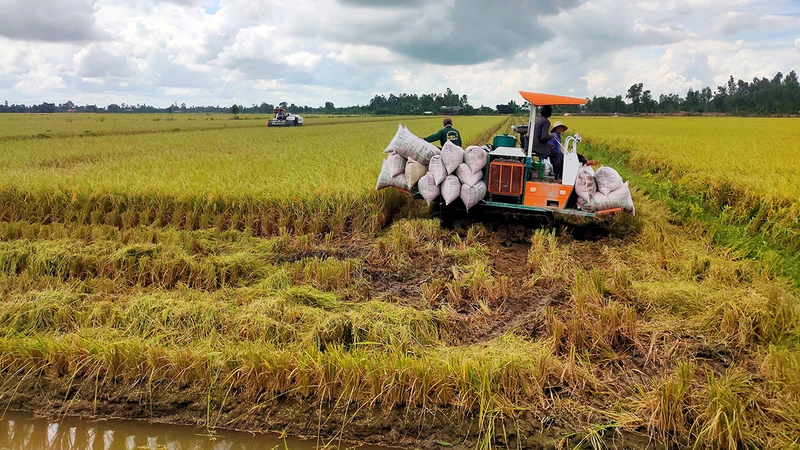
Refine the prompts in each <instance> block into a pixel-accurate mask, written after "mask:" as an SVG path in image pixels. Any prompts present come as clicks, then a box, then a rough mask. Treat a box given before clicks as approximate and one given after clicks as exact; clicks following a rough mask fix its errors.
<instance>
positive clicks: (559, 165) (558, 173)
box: [547, 120, 598, 182]
mask: <svg viewBox="0 0 800 450" xmlns="http://www.w3.org/2000/svg"><path fill="white" fill-rule="evenodd" d="M568 129H569V128H567V126H566V125H564V124H563V123H561V121H560V120H556V123H554V124H553V127H552V128H550V140H549V141H548V142H547V147H548V150H550V164H552V165H553V177H554V178H555V181H557V182H558V181H561V178H562V176H563V172H564V146H563V145H562V144H561V136H562V135H563V134H564V132H566V131H567V130H568ZM578 162H579V163H580V164H581V165H584V166H596V165H598V162H597V160H594V159H591V160H588V161H587V160H586V158H585V157H584V156H583V155H581V154H580V153H578Z"/></svg>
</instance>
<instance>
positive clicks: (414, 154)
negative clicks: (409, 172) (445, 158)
mask: <svg viewBox="0 0 800 450" xmlns="http://www.w3.org/2000/svg"><path fill="white" fill-rule="evenodd" d="M386 149H387V150H390V151H394V152H397V154H398V155H400V156H402V157H404V158H407V159H413V160H414V161H416V162H418V163H420V164H425V165H427V164H428V163H429V162H430V160H431V158H433V157H434V156H435V155H438V154H439V149H438V148H437V147H436V146H435V145H433V144H431V143H430V142H426V141H425V140H424V139H421V138H419V137H417V136H414V134H413V133H411V132H410V131H408V129H407V128H405V127H404V126H402V125H400V128H399V129H398V130H397V134H395V135H394V138H393V139H392V142H390V143H389V146H388V147H386ZM384 151H386V150H384Z"/></svg>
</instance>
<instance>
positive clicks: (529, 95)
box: [519, 91, 589, 106]
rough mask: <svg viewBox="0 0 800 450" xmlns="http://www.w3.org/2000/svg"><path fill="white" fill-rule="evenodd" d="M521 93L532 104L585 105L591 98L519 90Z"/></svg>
mask: <svg viewBox="0 0 800 450" xmlns="http://www.w3.org/2000/svg"><path fill="white" fill-rule="evenodd" d="M519 95H521V96H522V98H524V99H525V100H527V101H529V102H530V104H531V105H536V106H544V105H583V104H584V103H586V102H588V101H589V99H586V98H578V97H565V96H563V95H552V94H540V93H538V92H526V91H519Z"/></svg>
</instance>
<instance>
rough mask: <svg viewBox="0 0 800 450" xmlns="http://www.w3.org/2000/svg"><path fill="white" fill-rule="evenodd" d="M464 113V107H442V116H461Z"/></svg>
mask: <svg viewBox="0 0 800 450" xmlns="http://www.w3.org/2000/svg"><path fill="white" fill-rule="evenodd" d="M463 112H464V108H463V107H462V106H442V114H461V113H463Z"/></svg>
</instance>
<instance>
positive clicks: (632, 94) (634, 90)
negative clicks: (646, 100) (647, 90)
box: [625, 83, 644, 112]
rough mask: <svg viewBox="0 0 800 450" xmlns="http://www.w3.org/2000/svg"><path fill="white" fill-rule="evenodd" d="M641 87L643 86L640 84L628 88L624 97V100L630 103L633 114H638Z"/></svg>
mask: <svg viewBox="0 0 800 450" xmlns="http://www.w3.org/2000/svg"><path fill="white" fill-rule="evenodd" d="M643 87H644V85H643V84H642V83H639V84H634V85H632V86H631V87H630V88H628V94H627V95H626V96H625V98H627V99H629V100H630V101H631V104H632V105H633V111H634V112H639V104H640V103H641V102H642V88H643Z"/></svg>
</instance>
